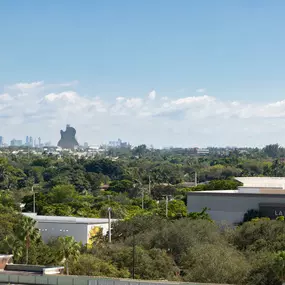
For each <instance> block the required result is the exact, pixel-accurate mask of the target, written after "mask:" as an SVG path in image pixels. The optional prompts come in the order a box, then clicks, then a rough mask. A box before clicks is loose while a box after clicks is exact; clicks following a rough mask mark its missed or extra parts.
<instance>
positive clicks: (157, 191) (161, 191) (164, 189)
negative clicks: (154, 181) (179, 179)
mask: <svg viewBox="0 0 285 285" xmlns="http://www.w3.org/2000/svg"><path fill="white" fill-rule="evenodd" d="M175 192H176V188H175V187H173V186H171V185H155V186H154V187H153V188H152V189H151V196H152V198H153V199H155V200H162V199H163V197H164V196H165V195H169V196H174V195H175Z"/></svg>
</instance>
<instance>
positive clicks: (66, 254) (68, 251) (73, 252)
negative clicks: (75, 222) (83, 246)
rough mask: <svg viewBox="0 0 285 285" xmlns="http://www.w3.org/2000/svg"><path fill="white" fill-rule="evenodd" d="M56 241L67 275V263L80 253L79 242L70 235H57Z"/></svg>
mask: <svg viewBox="0 0 285 285" xmlns="http://www.w3.org/2000/svg"><path fill="white" fill-rule="evenodd" d="M57 241H58V251H59V254H60V256H61V257H62V258H63V259H64V261H65V269H66V274H67V275H69V267H68V263H69V261H70V259H71V258H72V259H73V260H76V259H77V258H78V256H79V253H80V251H79V250H80V244H79V243H78V242H76V241H75V239H74V237H71V236H62V237H59V238H58V240H57Z"/></svg>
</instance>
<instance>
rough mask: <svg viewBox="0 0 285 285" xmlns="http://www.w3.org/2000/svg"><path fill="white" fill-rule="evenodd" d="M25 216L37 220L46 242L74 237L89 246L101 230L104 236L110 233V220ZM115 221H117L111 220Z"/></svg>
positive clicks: (27, 214)
mask: <svg viewBox="0 0 285 285" xmlns="http://www.w3.org/2000/svg"><path fill="white" fill-rule="evenodd" d="M23 215H25V216H27V217H30V218H32V219H34V220H36V222H37V223H36V227H37V228H38V229H39V231H40V234H41V236H42V239H43V241H44V242H48V241H49V240H51V239H53V238H57V237H60V236H73V237H74V239H75V240H76V241H77V242H82V243H83V244H88V243H90V242H91V239H92V237H94V236H95V235H96V234H97V233H98V232H99V231H100V230H102V233H103V235H106V234H107V232H108V222H109V220H108V219H99V218H78V217H63V216H40V215H37V214H34V213H23ZM114 221H116V220H115V219H112V220H111V222H114Z"/></svg>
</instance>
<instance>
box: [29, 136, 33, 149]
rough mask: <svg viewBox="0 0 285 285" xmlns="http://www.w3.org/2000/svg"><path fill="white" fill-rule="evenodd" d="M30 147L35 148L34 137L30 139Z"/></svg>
mask: <svg viewBox="0 0 285 285" xmlns="http://www.w3.org/2000/svg"><path fill="white" fill-rule="evenodd" d="M29 145H30V147H33V146H34V141H33V138H32V137H30V141H29Z"/></svg>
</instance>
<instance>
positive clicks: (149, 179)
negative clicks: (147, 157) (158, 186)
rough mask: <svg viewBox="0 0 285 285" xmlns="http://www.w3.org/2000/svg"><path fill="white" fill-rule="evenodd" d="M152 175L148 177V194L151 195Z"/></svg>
mask: <svg viewBox="0 0 285 285" xmlns="http://www.w3.org/2000/svg"><path fill="white" fill-rule="evenodd" d="M150 192H151V191H150V175H149V176H148V194H149V195H150V194H151V193H150Z"/></svg>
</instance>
